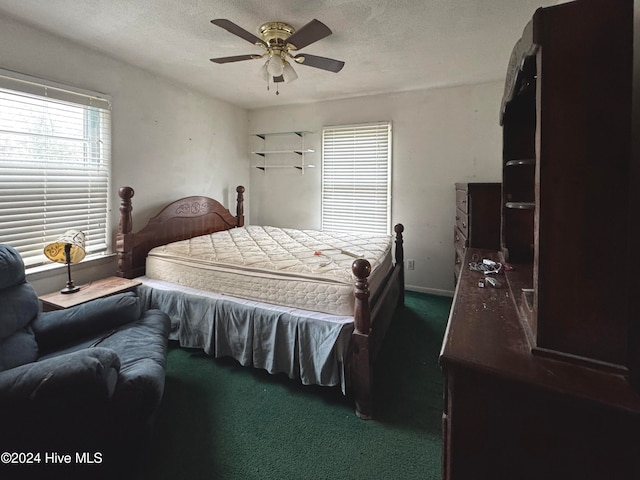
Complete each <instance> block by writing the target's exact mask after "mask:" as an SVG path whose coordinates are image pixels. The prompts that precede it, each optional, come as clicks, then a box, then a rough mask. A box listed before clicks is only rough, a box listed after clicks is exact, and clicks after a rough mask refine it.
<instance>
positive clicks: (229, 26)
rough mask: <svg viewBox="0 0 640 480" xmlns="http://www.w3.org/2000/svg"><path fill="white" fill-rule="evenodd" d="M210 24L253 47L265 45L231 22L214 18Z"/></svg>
mask: <svg viewBox="0 0 640 480" xmlns="http://www.w3.org/2000/svg"><path fill="white" fill-rule="evenodd" d="M211 23H213V24H214V25H217V26H218V27H221V28H224V29H225V30H226V31H227V32H229V33H233V34H234V35H237V36H238V37H240V38H243V39H245V40H246V41H247V42H249V43H253V44H254V45H264V46H266V45H267V44H266V43H265V42H264V40H262V39H261V38H258V37H256V36H255V35H254V34H253V33H251V32H247V31H246V30H245V29H244V28H242V27H239V26H238V25H236V24H235V23H233V22H232V21H230V20H227V19H225V18H216V19H215V20H211ZM303 28H304V27H303Z"/></svg>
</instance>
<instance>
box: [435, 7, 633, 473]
mask: <svg viewBox="0 0 640 480" xmlns="http://www.w3.org/2000/svg"><path fill="white" fill-rule="evenodd" d="M635 3H636V4H638V6H639V7H640V2H638V1H636V2H635ZM636 18H637V19H638V20H635V19H636ZM634 21H635V22H637V23H638V24H639V25H640V12H638V13H636V14H635V15H634V1H633V0H616V1H611V0H577V1H575V2H570V3H564V4H560V5H555V6H551V7H548V8H540V9H538V10H537V11H536V12H535V15H534V16H533V18H532V20H531V22H530V23H529V24H528V25H527V26H526V27H525V29H524V32H523V35H522V38H521V39H520V40H519V41H518V42H517V43H516V45H515V47H514V49H513V53H512V56H511V59H510V62H509V68H508V74H507V78H506V84H505V93H504V97H503V101H502V105H501V124H502V127H503V142H504V143H503V158H502V160H501V161H502V167H503V178H502V198H501V207H500V211H501V225H500V229H499V230H500V245H499V247H498V248H474V247H469V248H468V249H467V250H466V252H464V255H465V258H464V259H463V260H462V268H461V269H460V276H459V281H458V284H457V287H456V293H455V297H454V301H453V306H452V310H451V315H450V318H449V324H448V327H447V331H446V334H445V339H444V342H443V346H442V351H441V355H440V364H441V366H442V369H443V373H444V378H445V398H444V411H443V442H444V444H443V478H445V479H452V480H453V479H455V480H461V479H473V480H478V479H491V480H500V479H509V480H512V479H518V480H529V479H531V480H533V479H536V480H538V479H545V480H549V479H574V478H575V479H581V480H587V479H593V480H602V479H623V480H626V479H639V478H640V393H639V392H640V381H638V379H639V377H640V315H639V314H638V311H637V306H636V304H637V298H639V297H640V292H639V291H638V290H639V289H638V284H639V282H638V280H637V278H635V277H636V276H637V275H636V274H635V271H634V268H633V263H634V259H635V257H636V252H637V247H636V246H635V244H634V242H635V240H636V239H637V238H638V237H639V235H640V232H639V229H640V227H639V225H640V222H638V213H637V212H639V211H640V188H639V187H638V185H640V103H639V102H635V105H634V104H633V103H632V96H633V98H636V97H637V98H640V70H637V71H636V72H634V71H633V70H634V69H633V68H632V67H633V64H634V62H635V64H636V65H640V49H636V51H634V49H633V48H632V47H633V37H634V28H636V27H634ZM634 57H635V58H634ZM632 92H633V95H632ZM472 257H473V258H477V259H482V258H488V259H491V260H493V261H496V262H501V263H507V264H509V265H510V266H511V267H513V270H509V271H507V272H506V273H505V274H503V275H500V276H498V277H497V278H498V279H499V281H500V282H501V283H502V288H491V287H485V288H480V287H479V286H478V283H479V282H478V281H479V280H480V279H481V278H483V276H484V274H483V273H481V272H477V271H471V270H469V268H468V262H469V261H470V259H471V258H472Z"/></svg>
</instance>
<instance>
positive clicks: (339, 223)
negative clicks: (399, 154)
mask: <svg viewBox="0 0 640 480" xmlns="http://www.w3.org/2000/svg"><path fill="white" fill-rule="evenodd" d="M390 185H391V123H389V122H383V123H375V124H366V125H349V126H339V127H325V128H324V129H323V130H322V229H323V230H333V231H349V232H369V233H381V234H388V233H390V221H391V219H390V216H391V214H390V211H391V188H390Z"/></svg>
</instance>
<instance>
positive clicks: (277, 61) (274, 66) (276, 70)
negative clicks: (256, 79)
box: [267, 54, 284, 77]
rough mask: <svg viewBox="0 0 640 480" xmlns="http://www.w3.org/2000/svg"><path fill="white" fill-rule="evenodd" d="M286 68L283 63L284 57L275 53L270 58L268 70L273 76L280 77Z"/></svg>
mask: <svg viewBox="0 0 640 480" xmlns="http://www.w3.org/2000/svg"><path fill="white" fill-rule="evenodd" d="M283 69H284V64H283V63H282V57H280V55H277V54H274V55H272V56H271V58H270V59H269V62H268V65H267V70H268V71H269V74H270V75H271V76H272V77H279V76H280V75H282V71H283Z"/></svg>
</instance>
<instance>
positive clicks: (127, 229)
mask: <svg viewBox="0 0 640 480" xmlns="http://www.w3.org/2000/svg"><path fill="white" fill-rule="evenodd" d="M134 194H135V192H134V191H133V188H131V187H121V188H120V190H118V195H119V196H120V199H121V201H120V223H119V224H118V233H117V234H116V251H117V253H118V270H117V272H116V274H117V275H118V276H120V277H125V278H133V264H132V254H133V233H131V230H132V229H133V220H132V219H131V210H133V207H132V206H131V198H133V195H134Z"/></svg>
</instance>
